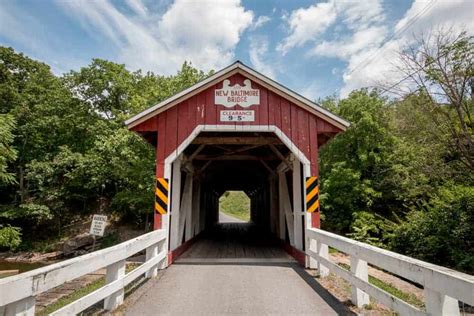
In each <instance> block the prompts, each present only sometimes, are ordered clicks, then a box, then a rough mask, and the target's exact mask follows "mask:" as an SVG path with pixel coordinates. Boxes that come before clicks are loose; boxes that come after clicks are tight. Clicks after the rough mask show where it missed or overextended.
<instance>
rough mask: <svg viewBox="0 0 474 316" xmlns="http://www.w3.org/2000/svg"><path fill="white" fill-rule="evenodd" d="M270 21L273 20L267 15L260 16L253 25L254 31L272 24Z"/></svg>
mask: <svg viewBox="0 0 474 316" xmlns="http://www.w3.org/2000/svg"><path fill="white" fill-rule="evenodd" d="M270 20H271V18H270V17H269V16H266V15H261V16H259V17H258V18H257V20H256V21H255V23H254V24H253V25H252V30H256V29H258V28H259V27H261V26H263V25H265V24H267V23H268V22H270Z"/></svg>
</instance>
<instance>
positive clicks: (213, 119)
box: [132, 74, 340, 227]
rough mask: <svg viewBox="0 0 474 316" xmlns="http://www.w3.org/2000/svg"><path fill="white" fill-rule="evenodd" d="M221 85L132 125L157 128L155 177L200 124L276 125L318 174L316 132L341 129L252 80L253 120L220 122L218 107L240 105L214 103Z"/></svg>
mask: <svg viewBox="0 0 474 316" xmlns="http://www.w3.org/2000/svg"><path fill="white" fill-rule="evenodd" d="M228 79H229V80H230V85H231V86H233V85H234V84H236V83H238V84H240V85H243V81H244V80H245V79H246V78H245V77H244V76H243V75H241V74H235V75H233V76H231V77H230V78H228ZM220 88H222V82H221V83H219V84H216V85H213V86H212V87H210V88H208V89H206V90H204V91H202V92H200V93H198V94H197V95H194V96H192V97H190V98H188V99H187V100H184V101H182V102H181V103H179V104H178V105H176V106H173V107H172V108H170V109H168V110H166V111H164V112H162V113H160V114H157V115H156V116H155V117H152V118H150V119H148V120H147V121H145V122H143V123H141V124H139V125H137V126H135V127H134V128H133V129H132V130H134V131H136V132H145V131H156V132H158V137H157V142H158V144H157V152H156V158H157V162H156V176H157V177H163V176H164V160H165V159H166V157H168V156H169V155H170V154H171V153H172V152H173V151H175V150H177V148H178V146H179V145H180V144H181V143H182V142H183V141H184V140H185V139H186V138H187V137H188V136H189V135H190V134H191V133H192V131H193V130H194V128H195V127H196V126H198V125H203V124H207V125H234V126H235V125H274V126H277V127H278V128H279V129H280V130H281V131H282V132H283V133H284V134H285V135H286V136H287V137H288V138H289V139H291V141H292V142H293V143H294V144H295V145H296V146H297V147H298V148H299V150H300V151H301V152H302V153H303V154H304V155H305V156H306V157H307V158H308V160H309V161H310V166H311V175H312V176H318V132H320V133H322V132H332V133H334V132H339V131H340V129H338V128H337V127H335V126H333V125H332V124H330V123H328V122H326V121H324V120H322V119H321V118H319V117H317V116H315V115H314V114H311V113H310V112H308V111H306V110H305V109H303V108H301V107H299V106H297V105H295V104H293V103H291V102H290V101H289V100H287V99H285V98H283V97H281V96H279V95H277V94H276V93H274V92H272V91H270V90H268V89H266V88H264V87H262V86H260V85H258V84H257V83H255V82H252V88H254V89H259V90H260V104H259V105H252V106H250V107H248V108H245V109H248V110H254V111H255V121H254V122H221V121H220V111H221V110H238V109H242V108H241V107H239V106H234V107H232V108H230V109H229V108H226V107H224V106H222V105H216V104H215V103H214V90H215V89H220ZM313 215H314V216H313V224H318V226H319V213H318V214H316V213H314V214H313ZM157 216H159V215H157ZM316 216H317V218H316ZM155 217H156V216H155ZM157 220H158V221H159V220H160V219H156V218H155V226H156V223H157ZM158 227H159V226H158Z"/></svg>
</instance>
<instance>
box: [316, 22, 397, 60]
mask: <svg viewBox="0 0 474 316" xmlns="http://www.w3.org/2000/svg"><path fill="white" fill-rule="evenodd" d="M387 31H388V29H387V27H385V26H371V27H368V28H365V29H361V30H357V31H356V32H355V33H353V35H352V36H348V37H347V38H345V39H343V40H339V41H322V42H321V43H320V44H317V45H316V46H315V47H314V48H313V50H312V51H311V52H310V55H318V56H326V57H338V58H343V59H347V58H350V57H351V56H352V55H353V54H356V53H359V52H361V51H362V50H367V49H371V48H373V47H378V46H379V45H380V43H381V42H382V41H383V39H384V38H385V35H386V34H387Z"/></svg>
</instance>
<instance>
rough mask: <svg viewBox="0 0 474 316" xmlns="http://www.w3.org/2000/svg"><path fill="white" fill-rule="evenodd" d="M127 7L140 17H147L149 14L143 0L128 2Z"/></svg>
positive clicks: (130, 0)
mask: <svg viewBox="0 0 474 316" xmlns="http://www.w3.org/2000/svg"><path fill="white" fill-rule="evenodd" d="M126 3H127V5H128V6H129V7H130V9H132V10H133V12H135V13H136V14H138V15H140V16H146V15H147V13H148V9H147V8H146V6H145V5H144V4H143V3H142V2H141V0H126Z"/></svg>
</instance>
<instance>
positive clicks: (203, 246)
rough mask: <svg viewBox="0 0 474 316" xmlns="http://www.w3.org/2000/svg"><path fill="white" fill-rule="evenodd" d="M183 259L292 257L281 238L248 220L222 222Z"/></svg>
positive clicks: (187, 252) (184, 255)
mask: <svg viewBox="0 0 474 316" xmlns="http://www.w3.org/2000/svg"><path fill="white" fill-rule="evenodd" d="M182 258H186V259H189V258H221V259H225V258H267V259H278V258H282V259H283V258H284V259H288V258H290V257H289V256H288V255H287V254H286V253H285V252H284V251H283V249H281V248H280V246H279V244H278V241H277V240H276V239H275V238H274V237H272V236H270V235H269V234H266V233H264V232H262V231H261V230H260V229H259V228H258V227H257V226H255V225H253V224H249V223H221V224H217V225H216V226H215V227H214V228H213V229H211V230H210V231H208V232H206V233H205V234H204V235H203V237H202V238H201V239H200V240H199V241H197V242H196V243H195V244H194V245H193V246H192V247H191V248H190V249H189V250H187V251H186V252H185V253H184V254H183V255H182Z"/></svg>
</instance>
